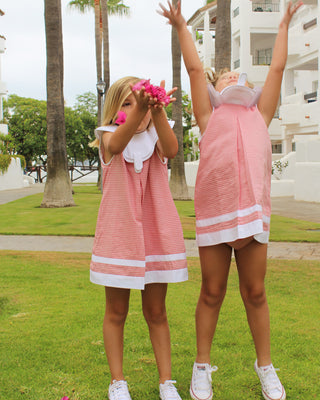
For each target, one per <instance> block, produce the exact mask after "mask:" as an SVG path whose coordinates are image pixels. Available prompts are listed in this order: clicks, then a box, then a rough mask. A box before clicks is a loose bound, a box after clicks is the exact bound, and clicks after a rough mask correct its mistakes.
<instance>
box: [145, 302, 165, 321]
mask: <svg viewBox="0 0 320 400" xmlns="http://www.w3.org/2000/svg"><path fill="white" fill-rule="evenodd" d="M143 316H144V318H145V320H146V322H147V324H148V325H161V324H163V323H167V312H166V308H165V306H162V305H161V306H160V305H159V306H153V307H150V306H148V307H143Z"/></svg>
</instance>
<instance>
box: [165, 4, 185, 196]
mask: <svg viewBox="0 0 320 400" xmlns="http://www.w3.org/2000/svg"><path fill="white" fill-rule="evenodd" d="M177 3H178V0H173V4H174V6H175V7H176V6H177ZM171 54H172V86H173V87H177V88H178V90H177V91H176V92H175V94H174V96H175V97H176V99H177V100H176V101H175V102H174V103H173V104H172V119H173V120H174V121H175V124H174V132H175V134H176V136H177V139H178V143H179V150H178V154H177V155H176V157H175V158H174V159H173V160H171V175H170V182H169V184H170V190H171V194H172V197H173V198H174V199H179V200H186V199H189V194H188V187H187V183H186V176H185V170H184V153H183V127H182V92H181V49H180V44H179V39H178V34H177V32H176V30H175V29H172V31H171Z"/></svg>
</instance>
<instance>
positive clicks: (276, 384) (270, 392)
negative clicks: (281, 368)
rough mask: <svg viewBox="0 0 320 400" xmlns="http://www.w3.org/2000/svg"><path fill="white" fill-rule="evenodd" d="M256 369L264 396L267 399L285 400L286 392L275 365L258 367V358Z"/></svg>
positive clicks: (255, 364)
mask: <svg viewBox="0 0 320 400" xmlns="http://www.w3.org/2000/svg"><path fill="white" fill-rule="evenodd" d="M254 369H255V371H256V373H257V375H258V377H259V379H260V382H261V389H262V395H263V397H264V398H265V399H266V400H285V398H286V392H285V390H284V387H283V386H282V384H281V382H280V379H279V378H278V375H277V373H276V371H275V369H274V367H273V365H272V364H270V365H266V366H263V367H258V361H257V360H256V362H255V363H254Z"/></svg>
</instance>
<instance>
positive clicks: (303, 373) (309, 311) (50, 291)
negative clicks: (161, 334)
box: [0, 251, 320, 400]
mask: <svg viewBox="0 0 320 400" xmlns="http://www.w3.org/2000/svg"><path fill="white" fill-rule="evenodd" d="M0 259H1V263H0V276H1V281H0V371H1V373H0V399H4V400H17V399H25V400H60V399H61V397H62V396H68V397H69V398H70V399H71V400H102V399H106V397H107V386H108V383H109V381H110V375H109V371H108V365H107V362H106V357H105V354H104V347H103V337H102V319H103V314H104V290H103V287H101V286H98V285H94V284H91V283H90V282H89V262H90V254H83V253H82V254H78V253H74V254H69V253H50V252H19V251H0ZM188 265H189V281H187V282H184V283H179V284H170V285H169V290H168V297H167V308H168V318H169V323H170V327H171V341H172V370H173V378H174V379H176V380H177V387H178V389H179V392H180V394H181V397H182V399H189V398H190V397H189V384H190V377H191V371H192V365H193V362H194V358H195V348H196V343H195V328H194V311H195V306H196V302H197V298H198V294H199V288H200V267H199V261H198V260H197V259H189V260H188ZM266 285H267V292H268V298H269V306H270V313H271V337H272V354H273V362H274V364H275V366H276V367H279V368H280V372H279V376H280V377H281V380H282V382H283V384H284V385H285V388H286V391H287V399H288V400H289V399H291V400H297V399H300V400H311V399H318V398H319V375H320V365H319V337H320V315H319V303H320V261H277V260H272V261H271V260H270V261H269V269H268V274H267V279H266ZM212 358H213V362H214V363H215V364H216V365H217V366H218V367H219V369H218V371H217V372H216V373H214V374H213V386H214V398H215V399H219V400H251V399H252V400H254V399H255V400H256V399H262V396H261V392H260V385H259V382H258V378H257V377H256V375H255V373H254V370H253V363H254V361H255V352H254V348H253V343H252V339H251V336H250V333H249V329H248V325H247V322H246V316H245V312H244V307H243V305H242V302H241V300H240V295H239V291H238V278H237V272H236V268H235V266H234V264H232V267H231V271H230V279H229V286H228V292H227V295H226V299H225V302H224V304H223V307H222V310H221V315H220V319H219V324H218V328H217V332H216V337H215V340H214V346H213V348H212ZM124 371H125V376H126V379H127V380H128V382H129V386H130V390H131V394H132V398H133V399H135V400H141V399H144V400H156V399H158V375H157V370H156V364H155V361H154V357H153V353H152V348H151V344H150V340H149V338H148V331H147V327H146V324H145V322H144V320H143V317H142V313H141V298H140V292H139V291H132V295H131V300H130V312H129V316H128V320H127V324H126V329H125V356H124Z"/></svg>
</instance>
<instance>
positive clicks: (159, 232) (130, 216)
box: [90, 127, 188, 289]
mask: <svg viewBox="0 0 320 400" xmlns="http://www.w3.org/2000/svg"><path fill="white" fill-rule="evenodd" d="M99 129H100V131H110V130H111V131H112V130H115V129H116V127H103V128H99ZM146 132H147V133H146ZM146 132H144V133H143V136H139V135H142V134H137V135H135V136H134V140H136V139H137V140H138V144H139V143H140V144H141V140H140V139H141V138H142V139H143V137H144V139H143V140H146V141H148V142H149V144H148V145H147V147H148V148H149V150H148V151H147V152H146V151H145V152H144V156H143V154H142V157H141V154H135V153H137V151H136V148H135V147H134V146H133V147H132V146H131V148H130V146H129V145H128V146H129V147H128V148H127V149H126V151H124V152H123V153H122V154H118V155H114V156H113V158H112V159H111V161H110V162H109V163H108V164H105V163H104V162H103V158H102V157H101V154H100V158H101V164H102V168H103V196H102V200H101V204H100V209H99V214H98V220H97V226H96V234H95V239H94V245H93V251H92V259H91V264H90V280H91V281H92V282H93V283H96V284H100V285H103V286H111V287H119V288H128V289H144V287H145V285H146V284H149V283H156V282H162V283H164V282H181V281H185V280H187V279H188V272H187V261H186V252H185V244H184V239H183V232H182V227H181V222H180V219H179V216H178V213H177V210H176V207H175V204H174V202H173V199H172V196H171V193H170V189H169V184H168V171H167V163H166V162H163V161H162V160H161V159H160V157H159V155H158V153H157V150H156V147H155V146H156V141H157V139H158V136H157V134H156V131H155V128H154V127H151V128H150V129H149V130H148V131H146ZM96 134H97V133H96ZM97 136H99V131H98V135H97ZM129 144H130V143H129ZM136 144H137V143H136ZM140 144H139V146H140ZM142 147H143V146H142ZM124 153H125V155H126V157H127V159H128V160H129V162H128V161H127V160H126V159H125V157H124ZM136 155H137V157H136ZM130 157H132V159H131V158H130ZM137 171H138V172H137Z"/></svg>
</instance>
